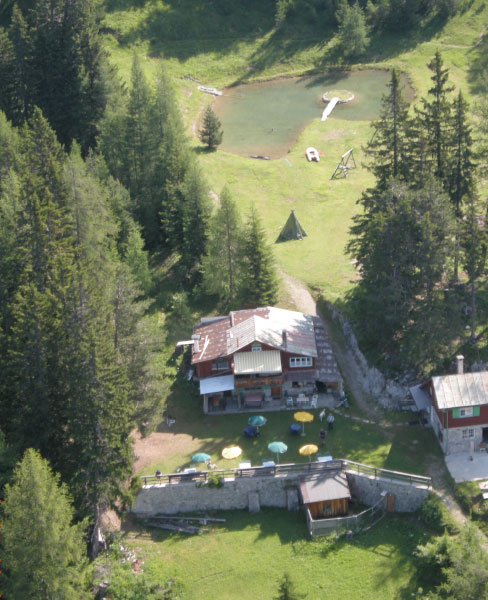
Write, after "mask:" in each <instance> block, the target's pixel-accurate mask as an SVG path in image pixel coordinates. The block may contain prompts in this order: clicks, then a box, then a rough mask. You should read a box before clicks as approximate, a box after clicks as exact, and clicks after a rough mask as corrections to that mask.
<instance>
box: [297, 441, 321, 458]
mask: <svg viewBox="0 0 488 600" xmlns="http://www.w3.org/2000/svg"><path fill="white" fill-rule="evenodd" d="M318 451H319V447H318V446H316V445H315V444H305V446H302V447H301V448H300V449H299V450H298V452H299V453H300V454H301V455H302V456H308V460H312V458H311V457H312V454H315V453H316V452H318Z"/></svg>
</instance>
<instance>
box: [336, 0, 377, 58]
mask: <svg viewBox="0 0 488 600" xmlns="http://www.w3.org/2000/svg"><path fill="white" fill-rule="evenodd" d="M336 19H337V21H338V23H339V31H338V37H339V45H340V48H341V51H342V54H343V55H344V56H350V57H358V56H361V55H362V54H364V53H365V52H366V49H367V47H368V46H369V42H370V40H369V37H368V27H367V25H366V17H365V16H364V12H363V10H362V8H361V7H360V6H359V4H358V2H357V1H356V2H355V3H354V4H353V5H352V6H349V4H348V2H347V0H341V2H340V3H339V6H338V8H337V12H336Z"/></svg>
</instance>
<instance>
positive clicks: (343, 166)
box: [331, 148, 356, 179]
mask: <svg viewBox="0 0 488 600" xmlns="http://www.w3.org/2000/svg"><path fill="white" fill-rule="evenodd" d="M355 168H356V161H355V160H354V154H353V153H352V148H351V149H350V150H348V151H347V152H344V154H343V155H342V156H341V162H340V163H339V164H338V165H337V167H336V168H335V171H334V172H333V173H332V177H331V179H339V178H340V177H347V174H348V173H349V169H355Z"/></svg>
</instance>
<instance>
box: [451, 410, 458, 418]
mask: <svg viewBox="0 0 488 600" xmlns="http://www.w3.org/2000/svg"><path fill="white" fill-rule="evenodd" d="M452 418H453V419H459V408H453V409H452Z"/></svg>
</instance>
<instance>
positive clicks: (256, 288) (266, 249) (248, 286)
mask: <svg viewBox="0 0 488 600" xmlns="http://www.w3.org/2000/svg"><path fill="white" fill-rule="evenodd" d="M243 250H244V254H243V256H242V257H241V261H242V273H243V274H242V279H243V287H242V292H241V293H242V301H243V303H244V304H245V305H246V306H249V307H257V306H266V305H273V304H275V303H276V302H277V299H278V289H279V284H278V278H277V274H276V267H275V262H274V256H273V251H272V249H271V246H270V245H269V244H268V242H267V241H266V234H265V231H264V228H263V225H262V223H261V219H260V217H259V215H258V213H257V211H256V209H255V208H254V206H253V207H251V210H250V213H249V217H248V221H247V224H246V228H245V233H244V244H243Z"/></svg>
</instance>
